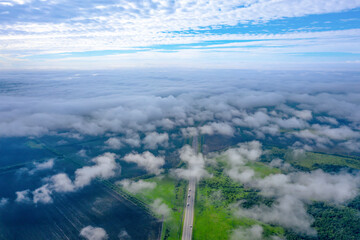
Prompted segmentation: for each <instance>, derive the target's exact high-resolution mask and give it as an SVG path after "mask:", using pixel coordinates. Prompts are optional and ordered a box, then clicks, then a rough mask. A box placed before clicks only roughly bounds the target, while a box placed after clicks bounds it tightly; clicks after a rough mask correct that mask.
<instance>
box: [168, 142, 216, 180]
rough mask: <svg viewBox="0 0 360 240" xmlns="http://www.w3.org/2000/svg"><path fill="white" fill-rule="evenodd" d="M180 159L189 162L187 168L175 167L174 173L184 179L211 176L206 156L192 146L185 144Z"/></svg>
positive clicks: (198, 178)
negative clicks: (206, 165) (207, 167)
mask: <svg viewBox="0 0 360 240" xmlns="http://www.w3.org/2000/svg"><path fill="white" fill-rule="evenodd" d="M179 152H180V159H181V160H182V161H184V162H185V163H186V164H187V167H186V169H183V168H178V169H174V170H173V171H172V173H173V174H174V175H175V176H177V177H179V178H183V179H188V180H189V179H191V178H195V179H197V180H200V179H201V178H203V177H207V176H209V173H208V172H207V171H206V170H205V157H204V156H203V155H202V154H201V153H196V152H195V151H194V149H193V148H192V147H190V146H189V145H185V146H184V147H183V148H181V149H180V151H179Z"/></svg>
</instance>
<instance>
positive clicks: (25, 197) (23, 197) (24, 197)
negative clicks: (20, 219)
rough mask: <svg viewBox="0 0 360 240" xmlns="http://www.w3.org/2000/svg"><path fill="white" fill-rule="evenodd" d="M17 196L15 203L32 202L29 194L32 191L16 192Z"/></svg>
mask: <svg viewBox="0 0 360 240" xmlns="http://www.w3.org/2000/svg"><path fill="white" fill-rule="evenodd" d="M15 194H16V199H15V202H18V203H27V202H30V201H31V200H30V197H29V194H30V190H29V189H27V190H24V191H18V192H15Z"/></svg>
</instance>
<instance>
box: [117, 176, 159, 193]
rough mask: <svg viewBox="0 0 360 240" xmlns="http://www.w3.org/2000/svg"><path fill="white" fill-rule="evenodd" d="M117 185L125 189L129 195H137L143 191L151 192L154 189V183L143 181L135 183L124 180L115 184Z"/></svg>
mask: <svg viewBox="0 0 360 240" xmlns="http://www.w3.org/2000/svg"><path fill="white" fill-rule="evenodd" d="M117 184H120V185H122V186H123V188H125V189H126V190H127V191H129V192H131V193H138V192H141V191H143V190H152V189H154V188H155V187H156V183H155V182H146V181H143V180H139V181H137V182H135V181H131V180H129V179H124V180H121V181H119V182H117Z"/></svg>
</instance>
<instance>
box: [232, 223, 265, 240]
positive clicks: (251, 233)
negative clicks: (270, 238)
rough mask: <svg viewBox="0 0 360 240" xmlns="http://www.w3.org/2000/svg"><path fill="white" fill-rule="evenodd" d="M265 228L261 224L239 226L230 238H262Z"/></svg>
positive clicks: (233, 239)
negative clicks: (246, 226)
mask: <svg viewBox="0 0 360 240" xmlns="http://www.w3.org/2000/svg"><path fill="white" fill-rule="evenodd" d="M263 231H264V229H263V228H262V227H261V226H260V225H253V226H251V228H243V227H240V228H237V229H235V230H234V231H233V233H232V234H231V237H230V240H261V239H263Z"/></svg>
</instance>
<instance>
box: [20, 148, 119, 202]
mask: <svg viewBox="0 0 360 240" xmlns="http://www.w3.org/2000/svg"><path fill="white" fill-rule="evenodd" d="M115 158H116V155H115V154H114V153H104V154H103V155H100V156H98V157H95V158H93V159H92V162H94V163H95V165H92V166H85V167H82V168H79V169H77V170H76V171H75V179H74V181H72V180H71V179H70V177H69V176H68V175H67V174H65V173H58V174H56V175H53V176H51V177H50V178H47V179H45V181H46V182H47V183H46V184H45V185H43V186H41V187H39V188H37V189H35V190H34V191H32V192H31V195H32V200H31V198H30V190H24V191H19V192H16V200H15V201H16V202H19V203H26V202H30V201H32V202H33V203H35V204H37V203H43V204H48V203H52V202H53V199H52V197H51V195H52V194H53V193H54V192H57V193H65V192H73V191H76V190H78V189H81V188H83V187H85V186H87V185H89V184H90V183H91V181H92V180H94V179H95V178H103V179H108V178H110V177H113V176H115V174H116V170H118V169H119V166H118V165H117V164H116V162H115Z"/></svg>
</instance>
